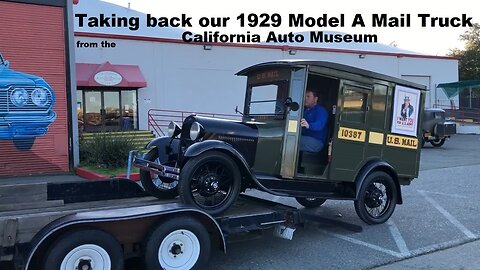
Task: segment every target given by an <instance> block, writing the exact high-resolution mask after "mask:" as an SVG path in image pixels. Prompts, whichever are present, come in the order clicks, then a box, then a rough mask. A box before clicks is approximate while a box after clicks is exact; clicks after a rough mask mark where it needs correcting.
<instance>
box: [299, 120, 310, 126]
mask: <svg viewBox="0 0 480 270" xmlns="http://www.w3.org/2000/svg"><path fill="white" fill-rule="evenodd" d="M300 125H301V126H302V127H304V128H310V125H309V124H308V122H307V120H305V118H302V120H300Z"/></svg>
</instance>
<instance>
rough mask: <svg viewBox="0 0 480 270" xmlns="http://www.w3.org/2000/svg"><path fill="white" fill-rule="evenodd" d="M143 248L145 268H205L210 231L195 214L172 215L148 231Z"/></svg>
mask: <svg viewBox="0 0 480 270" xmlns="http://www.w3.org/2000/svg"><path fill="white" fill-rule="evenodd" d="M144 248H145V254H144V255H145V258H144V259H145V264H146V269H149V270H160V269H165V270H171V269H179V270H180V269H202V266H204V265H205V264H206V263H207V262H208V259H209V257H210V249H211V243H210V235H209V233H208V231H207V230H206V229H205V227H204V226H203V224H202V223H200V222H199V221H198V220H196V219H194V218H189V217H179V218H173V219H170V220H167V221H166V222H163V223H161V224H159V225H158V226H156V227H155V228H154V229H153V230H152V231H151V232H150V233H149V234H148V236H147V238H146V239H145V246H144Z"/></svg>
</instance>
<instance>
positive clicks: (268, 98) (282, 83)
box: [244, 69, 290, 116]
mask: <svg viewBox="0 0 480 270" xmlns="http://www.w3.org/2000/svg"><path fill="white" fill-rule="evenodd" d="M289 78H290V70H287V69H271V70H262V71H260V72H257V73H254V74H251V75H249V77H248V85H247V95H246V99H245V110H244V111H245V113H246V114H248V115H267V116H268V115H274V116H276V115H284V114H285V100H286V98H287V96H288V86H289Z"/></svg>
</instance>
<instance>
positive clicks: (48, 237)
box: [23, 204, 226, 270]
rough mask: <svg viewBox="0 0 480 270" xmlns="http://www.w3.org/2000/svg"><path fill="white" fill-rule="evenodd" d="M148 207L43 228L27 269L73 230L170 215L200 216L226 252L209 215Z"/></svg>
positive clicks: (66, 220)
mask: <svg viewBox="0 0 480 270" xmlns="http://www.w3.org/2000/svg"><path fill="white" fill-rule="evenodd" d="M144 208H145V209H143V208H142V210H140V211H138V212H136V211H130V212H128V214H127V215H126V214H125V213H124V211H122V210H121V209H119V210H118V211H114V210H112V209H108V210H101V211H92V212H83V213H76V214H70V215H67V216H64V217H62V218H59V219H57V220H55V221H52V222H51V223H49V224H48V225H46V226H45V227H43V228H42V230H40V231H39V232H38V233H37V234H36V235H35V236H34V238H33V239H32V241H31V242H30V245H29V250H28V251H27V252H26V264H25V267H24V268H23V269H25V270H30V269H32V267H36V266H35V265H31V264H32V259H33V257H34V256H35V255H36V254H37V253H38V251H41V250H43V249H45V248H46V247H48V245H49V244H51V243H52V241H53V240H54V239H56V238H57V237H58V236H61V235H62V234H63V233H64V232H66V231H69V230H70V229H72V228H79V227H92V225H94V224H99V223H108V222H122V221H127V220H135V219H141V218H157V219H158V217H159V216H164V217H165V218H167V216H170V218H175V216H178V215H186V216H193V217H196V218H197V219H198V220H199V221H201V222H202V223H203V224H204V226H206V228H207V230H209V231H212V233H213V236H214V237H215V239H216V240H217V241H218V244H219V248H220V249H221V250H223V252H226V240H225V236H224V234H223V232H222V229H221V227H220V225H219V224H218V223H217V221H216V220H215V219H214V218H212V217H211V216H210V215H208V214H206V213H205V212H203V211H201V210H198V209H195V208H190V207H185V206H183V205H179V204H166V205H160V206H147V207H144ZM148 209H151V210H152V211H149V210H148Z"/></svg>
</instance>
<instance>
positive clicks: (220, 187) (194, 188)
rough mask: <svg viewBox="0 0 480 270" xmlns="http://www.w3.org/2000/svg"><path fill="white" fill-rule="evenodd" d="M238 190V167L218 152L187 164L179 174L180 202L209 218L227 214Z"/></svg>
mask: <svg viewBox="0 0 480 270" xmlns="http://www.w3.org/2000/svg"><path fill="white" fill-rule="evenodd" d="M240 187H241V175H240V170H239V169H238V166H237V164H236V163H235V161H233V160H232V158H230V157H229V156H228V155H226V154H224V153H222V152H218V151H208V152H206V153H203V154H201V155H199V156H196V157H194V158H192V159H190V160H188V161H187V163H186V164H185V166H184V167H183V168H182V171H181V173H180V181H179V191H180V198H181V199H182V201H183V202H184V203H187V204H192V205H195V206H197V207H199V208H200V209H202V210H204V211H205V212H207V213H209V214H210V215H218V214H220V213H222V212H224V211H225V210H227V209H228V208H229V207H230V206H231V205H232V204H233V203H234V202H235V200H236V199H237V197H238V194H239V193H240Z"/></svg>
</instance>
